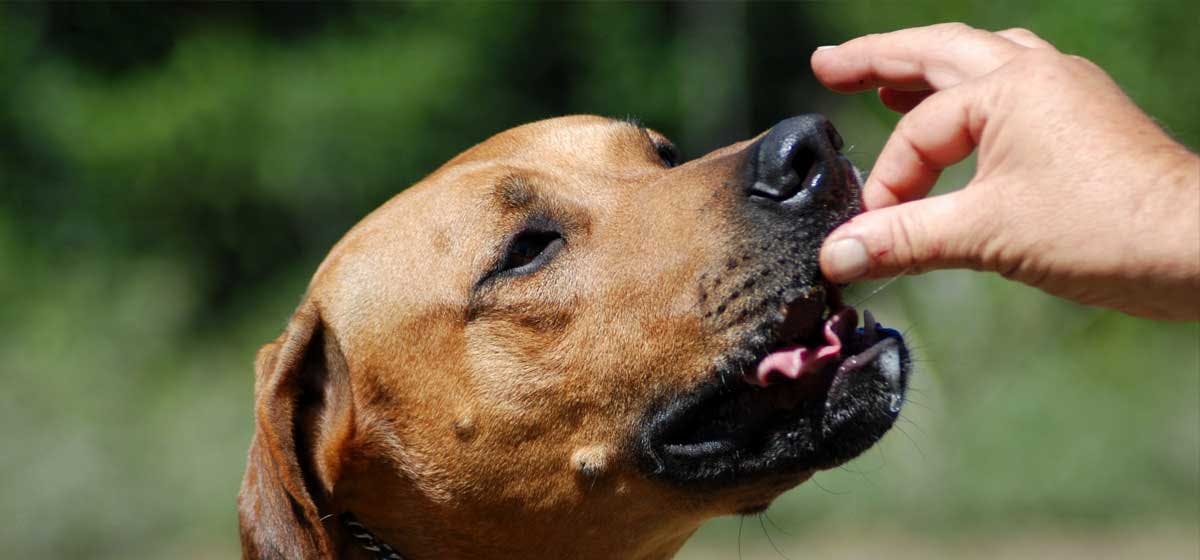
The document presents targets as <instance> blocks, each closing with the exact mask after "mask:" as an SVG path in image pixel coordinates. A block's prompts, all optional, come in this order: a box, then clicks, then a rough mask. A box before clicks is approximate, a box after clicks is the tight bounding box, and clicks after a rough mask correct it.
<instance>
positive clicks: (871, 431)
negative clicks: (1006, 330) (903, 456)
mask: <svg viewBox="0 0 1200 560" xmlns="http://www.w3.org/2000/svg"><path fill="white" fill-rule="evenodd" d="M840 149H841V139H840V138H839V137H838V135H837V132H836V131H834V129H833V127H832V126H831V125H830V124H829V123H828V121H826V120H825V119H824V118H822V117H819V116H816V115H805V116H800V117H795V118H791V119H787V120H784V121H782V122H780V123H779V124H777V125H776V126H774V127H772V128H771V129H770V130H768V131H766V132H765V133H763V134H762V135H760V136H759V137H757V138H754V139H751V140H747V141H745V142H741V143H737V144H734V145H731V146H727V147H724V148H721V149H718V150H716V151H714V152H712V153H710V154H708V155H705V156H703V157H700V158H698V159H695V160H691V161H687V162H684V163H680V162H678V161H677V160H678V157H677V156H676V155H675V149H674V147H673V146H672V145H671V143H670V141H669V140H667V139H666V138H665V137H663V136H662V135H661V134H659V133H657V132H655V131H653V130H649V129H646V128H643V127H641V126H639V125H636V124H632V123H629V122H625V121H616V120H610V119H604V118H600V117H591V116H576V117H563V118H558V119H552V120H547V121H540V122H536V123H532V124H529V125H524V126H521V127H517V128H514V129H511V130H508V131H506V132H503V133H501V134H498V135H496V136H494V137H492V138H490V139H488V140H486V141H485V142H483V143H481V144H479V145H476V146H474V147H472V148H471V149H469V150H467V151H465V152H463V153H462V154H460V155H458V156H456V157H455V158H453V159H452V160H450V161H449V162H447V163H446V164H445V165H443V166H442V167H441V168H439V169H438V170H436V171H434V172H433V173H432V174H431V175H430V176H428V177H427V178H425V179H424V180H422V181H420V182H419V183H417V184H416V185H414V186H412V187H410V188H408V189H406V190H404V191H403V192H402V193H401V194H399V195H397V196H396V197H394V198H393V199H392V200H390V201H388V202H387V203H386V204H384V205H383V206H382V207H380V208H379V209H377V210H376V211H375V212H373V213H371V214H370V215H369V216H367V217H366V218H364V219H363V221H362V222H360V223H359V224H358V225H356V226H355V227H354V228H352V229H351V230H350V232H348V233H347V234H346V236H345V237H344V238H343V239H342V240H341V241H340V242H339V243H338V244H337V245H336V246H335V247H334V248H333V250H332V251H330V253H329V255H328V256H327V257H326V259H325V261H324V262H323V263H322V264H321V266H320V267H319V268H318V270H317V272H316V274H315V275H314V277H313V279H312V282H311V284H310V286H309V289H308V292H307V293H306V294H305V296H304V298H303V301H302V303H301V305H300V308H299V309H298V310H297V311H296V313H295V315H294V316H293V317H292V320H291V322H290V323H289V325H288V328H287V329H286V331H285V332H284V333H283V334H282V335H281V336H280V337H279V338H278V339H276V340H275V341H274V342H272V343H269V344H267V345H266V346H264V347H263V349H262V350H261V351H260V352H259V357H258V359H257V361H256V370H257V375H256V383H255V396H256V398H255V401H256V404H255V407H256V430H255V437H254V441H253V443H252V444H251V449H250V458H249V464H248V466H247V470H246V477H245V480H244V482H243V486H242V492H241V494H240V496H239V514H240V520H241V530H242V542H243V549H244V551H245V555H246V556H247V557H251V558H260V557H287V558H294V557H306V558H308V557H346V558H360V557H361V558H374V557H379V556H378V554H377V553H376V552H372V551H370V550H368V549H367V548H364V544H367V545H368V546H373V547H375V548H380V546H381V543H386V544H387V545H389V546H390V547H391V548H392V549H394V550H396V551H397V552H398V554H401V555H403V557H405V558H413V559H422V558H512V557H530V558H667V557H670V556H671V555H672V554H674V552H675V551H676V550H678V548H679V547H680V546H682V544H683V542H684V541H685V540H686V539H687V538H688V536H690V535H691V534H692V532H694V531H695V529H696V528H697V527H699V525H700V524H701V523H702V522H703V521H704V520H705V519H708V518H710V517H713V516H717V515H725V514H732V513H739V512H748V511H756V510H759V509H762V508H765V507H766V506H767V505H769V504H770V502H771V501H772V500H773V499H774V498H776V497H777V496H778V495H779V494H781V493H782V492H784V491H786V490H787V489H789V488H791V487H793V486H795V485H797V484H799V483H801V482H803V481H804V480H805V479H807V478H808V477H809V476H811V475H812V473H814V472H816V471H818V470H821V469H826V468H830V467H833V466H836V465H839V464H841V463H843V462H845V461H847V460H849V459H851V458H853V457H855V456H857V455H858V454H860V453H862V452H863V451H864V450H865V449H867V448H868V447H870V446H871V445H872V444H874V443H875V442H876V441H877V440H878V439H879V438H880V437H882V435H883V434H884V433H885V432H886V431H887V430H888V429H889V428H890V427H891V425H892V423H893V421H894V420H895V418H896V416H897V414H898V413H899V410H900V406H901V405H902V403H903V400H904V394H905V391H906V388H907V380H908V376H909V363H908V357H907V350H906V347H905V344H904V342H903V340H902V338H901V336H900V335H899V334H898V333H897V332H895V331H893V330H891V329H887V328H884V327H882V326H880V325H879V323H878V322H877V321H876V320H875V319H874V318H873V317H872V316H871V315H870V313H869V312H863V313H862V319H861V323H862V325H861V326H859V322H860V319H859V314H858V312H857V311H855V310H854V309H851V308H849V307H846V306H845V305H843V303H842V302H841V298H840V297H839V289H838V287H837V286H833V285H830V284H829V283H828V282H826V281H825V280H824V279H823V278H822V277H821V274H820V271H819V268H818V266H817V252H818V250H819V247H820V245H821V242H822V240H823V239H824V237H825V236H826V235H827V234H828V233H829V232H830V231H832V230H833V228H835V227H836V226H837V225H839V224H841V223H842V222H844V221H846V220H848V219H849V218H850V217H851V216H853V215H854V214H855V213H857V212H858V211H859V207H860V202H859V200H860V191H859V181H858V177H857V174H856V172H855V170H854V168H853V167H852V166H851V165H850V164H849V162H848V161H847V160H846V159H845V157H843V156H842V155H841V154H840V152H839V150H840ZM351 516H353V517H351ZM350 519H356V521H347V520H350ZM366 538H369V539H370V540H369V541H366V540H364V539H366ZM370 543H375V544H370Z"/></svg>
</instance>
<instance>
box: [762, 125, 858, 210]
mask: <svg viewBox="0 0 1200 560" xmlns="http://www.w3.org/2000/svg"><path fill="white" fill-rule="evenodd" d="M841 149H842V137H841V136H840V135H838V133H837V130H836V129H834V127H833V124H832V123H830V122H829V119H827V118H825V117H824V116H822V115H818V114H812V113H810V114H806V115H800V116H797V117H792V118H790V119H786V120H784V121H781V122H780V123H779V124H776V125H775V126H773V127H771V130H769V131H768V132H767V133H766V134H765V135H763V136H762V138H760V139H759V140H758V141H757V142H756V143H755V145H754V146H753V147H752V148H751V164H752V166H753V168H752V174H753V177H752V180H751V181H750V185H749V187H748V188H747V194H748V195H750V196H757V197H761V198H765V199H768V200H772V201H775V202H784V201H788V200H791V199H794V198H797V197H798V196H800V195H802V196H804V197H806V198H807V197H813V198H828V197H838V196H839V195H842V194H845V193H840V192H838V191H841V190H844V189H845V187H846V185H847V184H848V183H849V181H848V179H849V177H848V173H849V165H847V164H846V163H845V161H846V160H845V158H844V157H843V156H842V155H841V153H840V150H841Z"/></svg>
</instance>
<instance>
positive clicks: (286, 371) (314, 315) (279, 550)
mask: <svg viewBox="0 0 1200 560" xmlns="http://www.w3.org/2000/svg"><path fill="white" fill-rule="evenodd" d="M254 366H255V381H254V401H255V403H254V411H255V432H254V440H253V441H252V442H251V444H250V457H249V460H248V462H247V465H246V475H245V478H244V479H243V481H242V490H241V492H240V493H239V495H238V521H239V524H240V529H241V539H242V554H243V557H244V558H254V559H257V558H331V557H332V553H331V550H332V549H331V546H330V539H329V537H328V534H327V533H326V531H325V528H324V526H323V520H322V517H321V516H322V513H337V512H322V510H321V506H322V505H323V504H326V503H328V501H329V497H330V494H331V493H332V489H333V485H334V483H335V482H336V481H337V476H338V473H339V471H340V468H341V464H340V458H341V457H343V453H342V451H343V449H344V447H345V446H346V445H347V442H348V441H349V440H350V438H351V437H352V435H353V426H354V409H353V404H352V401H353V399H352V397H351V390H350V377H349V369H348V367H347V366H346V360H345V358H344V356H343V355H342V352H341V350H340V349H339V347H338V342H337V337H336V336H335V335H334V333H333V332H332V331H331V330H330V329H329V328H328V326H327V325H326V324H325V322H324V321H323V320H322V318H321V314H320V311H319V310H318V308H317V305H316V304H315V303H313V302H306V303H305V304H304V305H302V306H301V307H300V309H298V310H297V311H296V313H295V314H294V315H293V316H292V320H291V322H290V323H289V324H288V327H287V330H286V331H285V332H284V333H283V334H282V335H280V337H279V338H277V339H276V340H275V341H274V342H271V343H268V344H267V345H265V346H263V347H262V349H261V350H259V351H258V355H257V357H256V358H255V364H254ZM331 519H334V520H336V516H333V517H331Z"/></svg>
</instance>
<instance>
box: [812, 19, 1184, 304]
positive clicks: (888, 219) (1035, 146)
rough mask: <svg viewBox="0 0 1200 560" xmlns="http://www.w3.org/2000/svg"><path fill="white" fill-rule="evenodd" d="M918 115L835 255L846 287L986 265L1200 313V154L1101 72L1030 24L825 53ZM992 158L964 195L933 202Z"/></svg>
mask: <svg viewBox="0 0 1200 560" xmlns="http://www.w3.org/2000/svg"><path fill="white" fill-rule="evenodd" d="M812 67H813V71H814V72H815V74H816V76H817V78H818V79H819V80H820V81H821V82H822V83H823V84H825V85H826V86H827V87H829V88H831V89H833V90H836V91H840V92H856V91H863V90H866V89H870V88H878V93H879V97H880V99H881V100H882V101H883V103H884V104H885V105H886V106H888V107H889V108H891V109H893V110H896V111H898V112H902V113H907V114H906V115H905V116H904V117H903V118H901V119H900V122H899V123H898V124H897V126H896V130H895V132H893V134H892V136H891V137H890V138H889V139H888V141H887V144H886V145H885V146H884V148H883V150H882V151H881V152H880V154H879V158H878V159H877V161H876V163H875V167H874V169H873V170H872V171H871V173H870V175H868V177H867V181H866V183H865V184H864V187H863V201H864V204H865V206H866V208H867V210H868V211H867V212H865V213H863V214H861V215H859V216H857V217H856V218H854V219H853V220H851V221H850V222H849V223H847V224H844V225H843V226H841V227H840V228H838V229H837V230H835V231H834V232H833V233H832V234H831V235H830V236H829V238H828V239H827V240H826V242H825V245H824V247H823V249H822V252H821V267H822V270H823V271H824V273H825V275H826V277H828V278H829V279H830V280H831V281H834V282H848V281H851V280H857V279H862V278H873V277H882V276H891V275H896V274H903V273H919V272H923V271H926V270H932V269H938V268H974V269H977V270H985V271H992V272H998V273H1000V274H1003V275H1004V276H1006V277H1008V278H1011V279H1014V280H1018V281H1021V282H1024V283H1026V284H1029V285H1032V286H1036V287H1038V288H1041V289H1043V290H1045V291H1047V292H1049V293H1051V294H1055V295H1058V296H1061V297H1065V298H1067V299H1071V300H1074V301H1077V302H1080V303H1084V304H1090V305H1100V306H1105V307H1111V308H1115V309H1119V310H1121V311H1124V312H1127V313H1131V314H1134V315H1140V316H1145V317H1152V318H1159V319H1197V318H1200V158H1198V157H1197V156H1196V155H1195V154H1193V153H1191V152H1189V151H1188V150H1187V149H1186V148H1184V147H1183V146H1182V145H1180V144H1178V143H1177V142H1175V141H1174V140H1172V139H1171V138H1170V137H1168V136H1167V135H1166V134H1165V133H1164V132H1163V131H1162V130H1161V129H1160V128H1159V127H1158V126H1157V125H1156V124H1155V123H1154V122H1153V121H1151V120H1150V118H1149V117H1147V116H1146V115H1145V113H1143V112H1142V111H1141V110H1140V109H1138V107H1137V106H1136V105H1134V104H1133V102H1132V101H1130V100H1129V98H1128V97H1126V96H1125V94H1124V93H1123V92H1122V91H1121V89H1120V88H1119V87H1118V86H1117V85H1116V83H1114V82H1113V81H1112V79H1111V78H1109V77H1108V75H1107V74H1105V72H1104V71H1103V70H1101V69H1100V68H1099V67H1097V66H1096V65H1094V64H1092V63H1091V62H1089V61H1087V60H1084V59H1082V58H1079V57H1076V56H1069V55H1064V54H1062V53H1060V52H1058V50H1056V49H1055V48H1054V46H1052V45H1051V44H1050V43H1048V42H1046V41H1044V40H1042V39H1040V38H1039V37H1037V36H1036V35H1034V34H1033V33H1031V32H1029V31H1026V30H1023V29H1010V30H1007V31H1000V32H996V33H992V32H988V31H983V30H978V29H973V28H971V27H968V26H966V25H962V24H941V25H934V26H931V27H923V28H916V29H906V30H902V31H896V32H893V33H886V34H880V35H869V36H865V37H861V38H858V39H854V40H852V41H849V42H847V43H844V44H842V45H840V46H837V47H832V48H822V49H819V50H817V52H815V53H814V54H813V56H812ZM976 148H978V151H979V154H978V159H977V168H976V172H975V176H974V177H973V178H972V179H971V181H970V182H969V183H968V184H967V185H966V187H965V188H963V189H960V190H957V191H954V192H952V193H949V194H945V195H941V196H936V197H931V198H924V197H925V196H926V195H927V194H928V193H929V190H930V189H931V188H932V187H933V184H934V182H935V181H936V180H937V178H938V175H939V174H940V173H941V171H942V170H943V169H944V168H946V167H948V166H950V165H952V164H954V163H958V162H959V161H962V160H963V159H964V158H966V157H967V156H968V155H970V153H971V152H972V151H974V150H975V149H976Z"/></svg>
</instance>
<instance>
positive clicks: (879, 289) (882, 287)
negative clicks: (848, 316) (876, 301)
mask: <svg viewBox="0 0 1200 560" xmlns="http://www.w3.org/2000/svg"><path fill="white" fill-rule="evenodd" d="M909 270H912V267H908V268H906V269H904V270H902V271H900V274H898V275H896V276H893V277H892V278H889V279H888V281H887V282H884V283H883V284H882V285H880V286H879V287H877V288H875V289H874V290H871V293H869V294H867V295H865V296H863V297H861V298H859V300H858V301H856V302H854V303H853V304H851V307H861V306H862V304H863V303H866V301H867V300H869V299H871V298H873V297H875V295H876V294H878V293H879V292H882V291H883V290H885V289H887V288H888V287H889V286H891V285H892V284H894V283H895V282H896V281H897V280H899V279H901V278H903V277H904V275H905V274H907V273H908V271H909Z"/></svg>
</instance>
